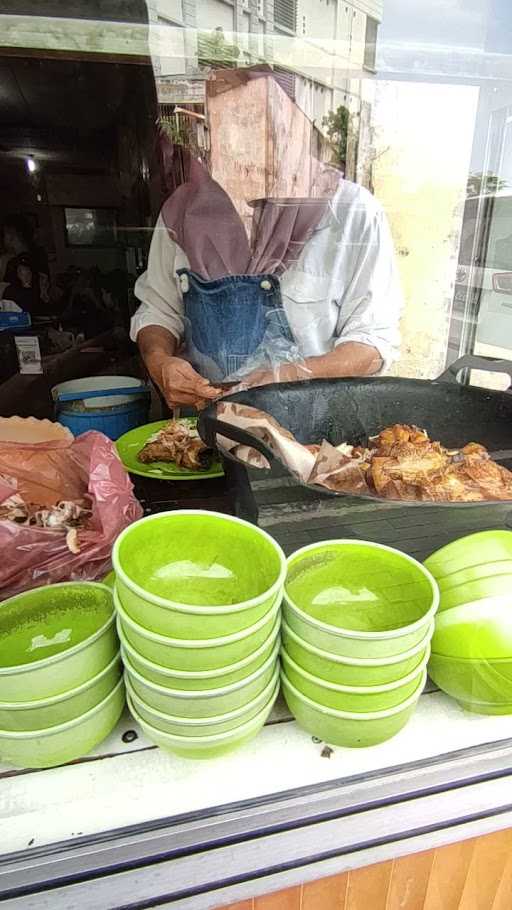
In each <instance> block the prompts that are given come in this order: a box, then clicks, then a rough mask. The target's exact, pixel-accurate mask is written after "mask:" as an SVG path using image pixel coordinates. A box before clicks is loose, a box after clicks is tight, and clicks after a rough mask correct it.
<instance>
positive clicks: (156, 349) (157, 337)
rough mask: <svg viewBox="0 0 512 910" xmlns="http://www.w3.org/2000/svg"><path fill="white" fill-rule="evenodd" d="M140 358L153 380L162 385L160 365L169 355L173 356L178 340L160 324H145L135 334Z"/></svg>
mask: <svg viewBox="0 0 512 910" xmlns="http://www.w3.org/2000/svg"><path fill="white" fill-rule="evenodd" d="M137 344H138V346H139V351H140V353H141V356H142V359H143V361H144V363H145V365H146V369H147V370H148V373H149V375H150V376H151V378H152V380H153V382H156V384H157V385H158V386H160V388H161V387H162V367H163V364H164V363H165V361H166V360H168V358H169V357H175V355H176V351H177V349H178V342H177V340H176V338H175V337H174V335H173V334H172V332H169V330H168V329H165V328H164V327H163V326H160V325H147V326H144V328H143V329H141V330H140V332H139V333H138V335H137Z"/></svg>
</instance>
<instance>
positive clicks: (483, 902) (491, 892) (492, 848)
mask: <svg viewBox="0 0 512 910" xmlns="http://www.w3.org/2000/svg"><path fill="white" fill-rule="evenodd" d="M511 851H512V830H511V829H507V830H506V831H497V832H496V833H495V834H487V835H486V836H485V837H479V838H477V840H476V842H475V846H474V850H473V854H472V857H471V863H470V865H469V869H468V874H467V878H466V881H465V884H464V890H463V892H462V896H461V900H460V904H459V907H458V908H457V910H491V907H492V905H493V902H494V899H495V897H496V894H497V891H498V888H499V886H500V883H501V881H502V879H503V875H504V871H505V867H506V865H507V862H508V859H509V856H510V853H511Z"/></svg>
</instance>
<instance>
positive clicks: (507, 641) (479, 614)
mask: <svg viewBox="0 0 512 910" xmlns="http://www.w3.org/2000/svg"><path fill="white" fill-rule="evenodd" d="M432 653H433V654H442V655H444V656H445V657H459V658H466V659H469V660H475V659H478V660H499V659H500V658H512V594H511V596H508V597H490V598H487V599H486V600H478V601H476V602H475V603H466V604H462V605H461V606H460V607H454V608H453V609H451V610H444V611H443V612H442V613H439V615H438V617H437V619H436V625H435V630H434V635H433V637H432Z"/></svg>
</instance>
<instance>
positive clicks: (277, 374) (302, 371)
mask: <svg viewBox="0 0 512 910" xmlns="http://www.w3.org/2000/svg"><path fill="white" fill-rule="evenodd" d="M311 378H312V374H311V371H310V370H309V369H308V368H307V367H306V365H305V364H304V365H303V364H301V363H284V364H280V365H279V366H277V367H276V368H275V369H274V370H254V372H252V373H249V374H248V375H247V376H244V378H243V379H242V380H241V381H240V385H239V388H240V389H254V388H257V387H258V386H264V385H271V383H274V382H276V383H277V382H300V381H301V380H302V381H304V380H306V379H311Z"/></svg>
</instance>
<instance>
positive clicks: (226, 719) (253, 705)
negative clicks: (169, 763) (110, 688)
mask: <svg viewBox="0 0 512 910" xmlns="http://www.w3.org/2000/svg"><path fill="white" fill-rule="evenodd" d="M276 688H277V689H279V667H277V666H276V669H275V673H274V676H273V677H272V679H271V680H270V682H269V684H268V686H265V688H264V689H263V691H262V692H260V694H259V695H258V697H257V698H255V699H254V700H253V701H251V702H249V704H247V705H244V706H243V707H242V708H237V710H236V711H230V712H229V713H228V714H220V715H218V716H217V717H207V718H204V719H201V720H191V719H186V718H183V717H173V716H172V715H171V714H163V713H162V712H161V711H155V710H154V709H153V708H150V707H149V705H147V704H146V703H145V702H143V701H142V700H141V699H140V698H138V696H137V695H136V694H135V692H134V690H133V689H132V687H131V685H130V681H129V680H126V693H127V697H128V698H129V701H130V704H132V705H133V707H134V708H135V710H136V712H137V715H138V717H140V718H142V720H143V721H145V723H147V724H149V725H150V726H152V727H154V728H155V729H156V730H160V731H161V732H162V733H169V734H170V735H171V736H192V737H193V738H196V737H198V736H218V735H219V733H229V731H230V730H235V729H236V728H237V727H241V726H242V725H244V724H246V723H249V721H251V720H252V719H253V718H254V717H256V715H258V714H260V713H261V711H262V710H263V708H264V707H265V705H267V704H268V702H269V700H270V699H271V698H272V696H273V695H274V692H275V690H276Z"/></svg>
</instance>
